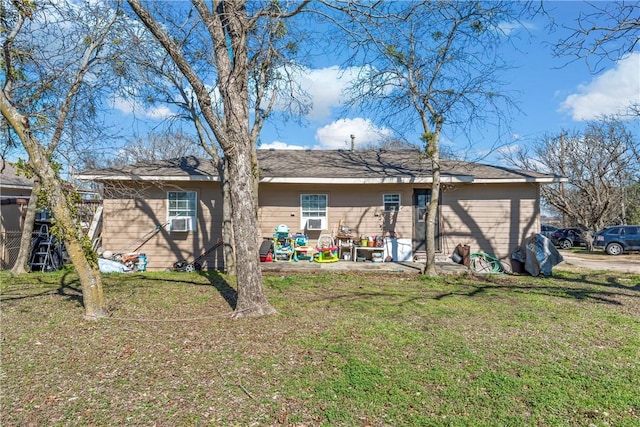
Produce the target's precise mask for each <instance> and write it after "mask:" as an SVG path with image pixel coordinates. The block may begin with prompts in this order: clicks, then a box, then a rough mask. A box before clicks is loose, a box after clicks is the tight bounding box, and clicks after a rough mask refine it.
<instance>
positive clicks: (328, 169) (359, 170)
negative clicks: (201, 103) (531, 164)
mask: <svg viewBox="0 0 640 427" xmlns="http://www.w3.org/2000/svg"><path fill="white" fill-rule="evenodd" d="M258 166H259V168H260V173H261V180H262V181H263V182H290V183H293V182H318V181H317V180H318V179H322V180H323V181H322V182H324V183H391V182H430V181H431V178H432V171H431V163H430V160H429V159H427V158H425V157H424V156H423V155H421V153H420V152H419V151H417V150H355V151H348V150H258ZM217 176H218V174H217V171H216V169H215V167H214V165H213V162H212V161H211V159H199V158H195V157H186V158H181V159H174V160H167V161H161V162H152V163H142V164H136V165H133V166H125V167H123V168H120V169H101V170H93V171H86V172H85V173H83V174H81V176H80V177H81V179H96V180H148V179H155V180H157V179H166V180H186V179H188V180H217ZM441 176H442V180H443V181H444V182H447V181H449V182H455V181H457V182H483V181H507V182H521V181H531V182H558V180H559V179H560V177H557V176H554V175H548V174H543V173H539V172H534V171H523V170H518V169H510V168H505V167H502V166H491V165H484V164H479V163H470V162H464V161H460V160H448V159H443V160H441Z"/></svg>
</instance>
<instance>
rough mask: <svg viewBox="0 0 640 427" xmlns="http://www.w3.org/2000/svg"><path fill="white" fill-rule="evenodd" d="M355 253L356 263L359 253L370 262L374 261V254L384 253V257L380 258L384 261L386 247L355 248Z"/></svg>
mask: <svg viewBox="0 0 640 427" xmlns="http://www.w3.org/2000/svg"><path fill="white" fill-rule="evenodd" d="M353 252H354V257H353V260H354V261H356V262H357V261H358V252H361V253H362V254H364V257H365V258H367V259H368V260H371V259H373V253H374V252H382V257H380V260H381V261H384V246H354V247H353Z"/></svg>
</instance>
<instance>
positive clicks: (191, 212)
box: [167, 191, 198, 231]
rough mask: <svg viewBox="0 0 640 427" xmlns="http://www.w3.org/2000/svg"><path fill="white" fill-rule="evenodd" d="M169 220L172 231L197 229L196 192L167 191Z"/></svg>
mask: <svg viewBox="0 0 640 427" xmlns="http://www.w3.org/2000/svg"><path fill="white" fill-rule="evenodd" d="M167 199H168V203H167V208H168V209H167V221H168V222H169V230H170V231H193V230H195V229H196V218H197V215H198V214H197V211H196V192H195V191H169V192H168V193H167Z"/></svg>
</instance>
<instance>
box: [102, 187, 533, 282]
mask: <svg viewBox="0 0 640 427" xmlns="http://www.w3.org/2000/svg"><path fill="white" fill-rule="evenodd" d="M173 184H174V185H172V184H171V183H168V184H165V185H163V186H162V187H157V186H155V187H154V186H150V185H149V186H147V188H145V189H138V190H137V191H135V192H134V191H128V192H127V194H126V195H113V194H111V195H109V194H107V196H106V197H105V201H104V218H105V221H104V226H103V232H102V239H103V240H102V248H103V250H110V251H113V252H131V251H138V252H143V253H147V256H148V262H149V265H148V268H149V269H150V270H163V269H166V268H171V266H172V265H173V263H174V262H175V261H177V260H180V259H185V260H187V261H191V260H193V259H194V258H196V257H198V256H199V255H200V254H201V253H203V252H204V251H205V250H206V249H208V248H209V247H211V246H213V245H214V244H215V242H216V241H217V240H218V239H220V238H221V217H222V211H221V203H220V198H221V195H220V191H219V186H218V184H217V183H203V182H193V183H182V182H181V183H173ZM171 190H186V191H196V192H197V194H198V224H197V231H196V232H189V233H169V231H168V229H167V228H164V227H163V228H161V229H160V230H159V231H157V232H155V229H156V226H157V225H164V224H165V223H166V220H167V212H166V209H167V201H166V197H167V191H171ZM134 193H135V196H134V195H133V194H134ZM302 194H326V195H327V197H328V226H327V227H326V229H325V230H322V231H308V232H307V234H308V235H309V237H310V243H311V244H315V239H317V238H318V236H319V235H320V234H325V233H330V234H334V233H336V232H337V230H338V225H339V224H340V223H342V224H343V225H346V226H348V227H349V228H350V229H351V231H352V233H353V235H354V236H359V235H367V236H370V235H375V236H379V235H381V234H383V228H386V230H388V231H394V232H395V234H396V236H397V237H398V238H403V239H411V238H412V237H413V208H412V196H413V187H412V186H411V185H399V184H398V185H396V184H392V185H335V184H334V185H324V184H322V183H318V184H314V185H308V184H265V183H263V184H261V185H260V196H259V205H260V207H259V210H258V227H259V235H258V236H256V242H257V243H256V244H258V243H259V242H260V241H261V240H262V239H263V238H265V237H266V238H271V237H272V236H273V233H274V231H275V228H276V227H277V226H278V225H280V224H286V225H287V226H288V227H289V230H290V231H291V232H292V233H296V232H301V231H303V229H301V221H300V218H301V207H300V196H301V195H302ZM383 194H400V197H401V207H400V210H399V212H397V214H393V215H392V216H391V215H390V214H389V213H384V212H383ZM539 209H540V206H539V187H538V185H537V184H491V185H489V184H465V185H456V186H451V187H447V188H446V189H445V190H444V191H443V193H442V198H441V208H440V232H441V236H442V237H441V243H442V245H441V246H442V247H441V249H442V250H441V252H442V253H443V254H450V253H451V252H452V251H453V249H454V248H455V246H456V245H457V244H458V243H462V244H468V245H470V246H471V250H472V251H474V252H476V251H485V252H487V253H490V254H493V255H496V256H498V257H500V258H507V257H508V256H509V255H510V254H511V252H512V251H513V250H514V249H515V248H516V246H518V245H519V244H520V243H521V242H522V240H523V239H524V238H525V237H528V236H530V235H531V234H533V233H535V232H537V231H538V230H539V229H540V223H539ZM146 237H150V238H149V239H148V241H144V240H145V238H146ZM140 244H142V246H140V247H139V248H138V247H137V246H138V245H140ZM201 264H203V267H204V268H219V267H221V266H222V252H221V250H218V251H216V252H214V253H212V254H210V255H209V256H207V257H206V260H205V261H204V262H202V263H201Z"/></svg>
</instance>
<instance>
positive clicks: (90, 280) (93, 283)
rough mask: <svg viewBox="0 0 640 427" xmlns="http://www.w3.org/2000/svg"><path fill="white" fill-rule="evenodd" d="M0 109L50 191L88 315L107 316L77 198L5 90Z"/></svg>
mask: <svg viewBox="0 0 640 427" xmlns="http://www.w3.org/2000/svg"><path fill="white" fill-rule="evenodd" d="M0 110H1V111H2V115H3V116H4V117H5V118H6V119H7V121H8V122H9V125H10V126H11V127H12V128H13V130H14V131H15V132H16V134H17V135H18V137H19V138H20V141H21V142H22V145H23V146H24V148H25V150H26V151H27V153H28V154H29V162H30V165H31V166H32V167H33V170H34V173H35V174H36V175H37V177H38V180H39V181H40V184H41V185H42V188H43V189H44V191H45V192H46V194H47V201H48V202H49V205H50V207H51V211H52V212H53V216H54V219H55V225H56V227H57V228H58V229H59V231H60V232H61V237H62V240H63V242H64V244H65V247H66V249H67V252H68V254H69V257H70V258H71V262H72V263H73V266H74V267H75V269H76V271H77V273H78V278H79V279H80V284H81V285H82V301H83V303H84V310H85V318H87V319H97V318H100V317H106V316H107V308H106V302H105V299H104V294H103V292H102V277H101V276H100V270H99V269H98V266H97V263H96V264H95V265H92V264H90V262H89V259H88V258H87V256H86V254H85V252H84V248H83V245H82V233H81V231H80V230H79V226H78V223H77V221H75V219H74V217H73V214H72V211H71V206H72V204H73V203H74V202H73V201H72V200H70V199H68V198H67V196H68V195H69V192H68V191H66V190H65V189H64V188H63V187H62V182H61V180H60V179H59V178H58V176H57V175H56V172H55V171H54V170H53V167H52V166H51V162H50V160H49V156H48V155H47V153H46V152H45V150H44V148H43V147H42V145H40V144H39V143H38V142H37V141H36V140H35V138H34V137H33V136H32V135H31V132H30V131H29V121H28V119H27V117H25V116H23V115H21V114H20V113H19V112H18V111H17V110H16V109H15V108H14V107H13V106H12V105H11V104H10V102H9V100H8V99H7V98H6V97H5V95H4V93H3V92H0Z"/></svg>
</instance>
